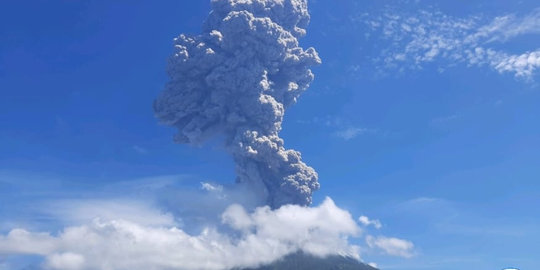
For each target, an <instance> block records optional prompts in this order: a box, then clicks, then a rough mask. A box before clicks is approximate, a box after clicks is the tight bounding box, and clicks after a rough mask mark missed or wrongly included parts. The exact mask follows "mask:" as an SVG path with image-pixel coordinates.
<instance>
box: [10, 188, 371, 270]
mask: <svg viewBox="0 0 540 270" xmlns="http://www.w3.org/2000/svg"><path fill="white" fill-rule="evenodd" d="M222 220H223V225H224V226H226V227H228V230H233V231H234V233H223V232H220V230H218V229H216V228H206V229H204V230H203V231H202V232H201V233H200V234H197V235H191V234H188V233H187V232H185V231H183V230H182V229H179V228H177V227H175V226H163V225H159V226H153V225H142V224H138V223H135V222H131V221H127V220H121V219H115V220H101V219H95V220H94V221H93V222H91V223H89V224H87V225H81V226H72V227H67V228H65V229H64V230H63V231H62V232H61V233H59V234H58V235H52V234H49V233H33V232H28V231H26V230H23V229H14V230H12V231H11V232H10V233H8V234H7V235H5V236H1V235H0V254H34V255H41V256H44V257H45V265H46V267H48V268H49V269H53V270H97V269H115V270H128V269H129V270H139V269H140V270H142V269H144V270H159V269H189V270H191V269H193V270H195V269H229V268H233V267H249V266H257V265H259V264H262V263H269V262H271V261H273V260H276V259H278V258H280V257H282V256H284V255H286V254H288V253H291V252H295V251H298V250H303V251H305V252H308V253H311V254H314V255H318V256H324V255H329V254H343V255H351V256H354V257H356V258H358V256H359V254H358V251H359V247H357V246H355V245H351V244H350V243H349V242H348V239H349V238H350V237H356V236H359V234H360V233H361V229H360V228H359V227H358V225H357V224H356V222H355V221H354V219H353V218H352V217H351V215H350V214H349V213H348V212H347V211H345V210H342V209H340V208H338V207H337V206H336V205H335V204H334V202H333V201H332V200H331V199H329V198H327V199H326V200H325V201H324V202H323V203H322V204H321V205H319V206H317V207H311V208H310V207H302V206H296V205H287V206H284V207H281V208H280V209H277V210H271V209H270V208H269V207H260V208H257V209H256V210H255V211H254V212H252V213H248V212H247V211H246V210H245V209H244V208H243V207H242V206H240V205H233V206H230V207H229V208H227V209H226V210H225V212H224V213H223V215H222ZM232 235H236V236H232Z"/></svg>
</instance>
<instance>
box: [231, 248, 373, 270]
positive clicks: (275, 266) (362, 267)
mask: <svg viewBox="0 0 540 270" xmlns="http://www.w3.org/2000/svg"><path fill="white" fill-rule="evenodd" d="M236 270H239V269H236ZM241 270H379V269H377V268H374V267H372V266H370V265H367V264H365V263H362V262H360V261H358V260H356V259H354V258H351V257H345V256H339V255H332V256H327V257H324V258H320V257H316V256H313V255H310V254H306V253H303V252H298V253H294V254H290V255H287V256H285V257H284V258H282V259H280V260H278V261H275V262H273V263H271V264H268V265H263V266H260V267H256V268H243V269H241Z"/></svg>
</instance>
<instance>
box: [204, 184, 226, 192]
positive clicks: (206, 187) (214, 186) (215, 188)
mask: <svg viewBox="0 0 540 270" xmlns="http://www.w3.org/2000/svg"><path fill="white" fill-rule="evenodd" d="M201 189H202V190H205V191H208V192H221V191H223V186H222V185H217V184H212V183H208V182H201Z"/></svg>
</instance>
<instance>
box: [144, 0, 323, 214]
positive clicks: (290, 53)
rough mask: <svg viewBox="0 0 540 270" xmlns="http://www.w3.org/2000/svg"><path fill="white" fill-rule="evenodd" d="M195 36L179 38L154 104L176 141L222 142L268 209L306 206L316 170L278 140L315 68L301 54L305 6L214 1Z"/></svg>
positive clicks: (300, 1)
mask: <svg viewBox="0 0 540 270" xmlns="http://www.w3.org/2000/svg"><path fill="white" fill-rule="evenodd" d="M211 5H212V11H211V12H210V14H209V17H208V19H207V20H206V22H205V23H204V25H203V31H202V34H200V35H198V36H192V37H189V36H186V35H180V36H179V37H177V38H176V39H175V42H174V54H173V55H172V56H171V57H170V59H169V64H168V68H167V71H168V75H169V78H170V80H169V82H168V83H167V84H166V86H165V89H164V90H163V92H162V93H161V94H160V96H159V97H158V98H157V99H156V101H155V103H154V111H155V114H156V116H157V118H159V120H160V121H161V123H164V124H166V125H170V126H174V127H176V128H177V129H178V133H177V134H176V135H175V138H174V139H175V141H176V142H178V143H184V144H191V145H197V144H202V143H204V142H205V141H206V140H208V139H209V138H212V137H216V136H218V135H224V136H225V145H226V149H227V151H228V152H229V153H230V154H231V155H232V156H233V159H234V161H235V164H236V173H237V182H238V183H241V184H245V185H247V186H249V187H250V188H251V189H252V190H254V191H255V193H256V194H257V196H260V197H263V198H266V201H267V204H268V205H270V206H271V207H272V208H279V207H280V206H282V205H286V204H297V205H309V204H311V195H312V193H313V192H314V191H315V190H317V189H318V188H319V183H318V175H317V173H316V172H315V170H314V169H313V168H311V167H309V166H308V165H306V164H305V163H304V162H302V159H301V154H300V152H298V151H295V150H289V149H286V148H285V147H284V141H283V139H282V138H280V137H279V132H280V130H281V123H282V121H283V116H284V113H285V110H286V109H287V108H288V107H289V106H291V105H292V104H294V103H295V102H296V101H297V99H298V97H299V96H300V94H301V93H302V92H304V91H305V90H306V89H307V88H308V87H309V84H310V83H311V82H312V80H313V78H314V76H313V73H312V72H311V70H310V68H311V67H313V66H315V65H318V64H320V63H321V60H320V59H319V57H318V55H317V52H316V51H315V50H314V49H313V48H308V49H303V48H302V47H300V46H299V43H298V38H300V37H302V36H303V35H305V33H306V30H305V29H306V27H307V25H308V23H309V19H310V17H309V13H308V10H307V1H306V0H253V1H245V0H212V2H211Z"/></svg>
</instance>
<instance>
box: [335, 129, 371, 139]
mask: <svg viewBox="0 0 540 270" xmlns="http://www.w3.org/2000/svg"><path fill="white" fill-rule="evenodd" d="M369 131H370V130H369V129H367V128H358V127H349V128H346V129H343V130H339V131H336V132H335V133H334V134H335V135H336V136H337V137H339V138H342V139H344V140H346V141H348V140H351V139H354V138H356V137H357V136H359V135H362V134H365V133H366V132H369Z"/></svg>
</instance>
